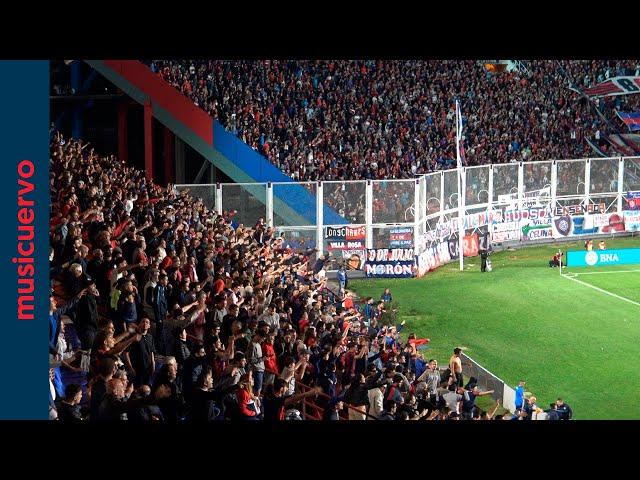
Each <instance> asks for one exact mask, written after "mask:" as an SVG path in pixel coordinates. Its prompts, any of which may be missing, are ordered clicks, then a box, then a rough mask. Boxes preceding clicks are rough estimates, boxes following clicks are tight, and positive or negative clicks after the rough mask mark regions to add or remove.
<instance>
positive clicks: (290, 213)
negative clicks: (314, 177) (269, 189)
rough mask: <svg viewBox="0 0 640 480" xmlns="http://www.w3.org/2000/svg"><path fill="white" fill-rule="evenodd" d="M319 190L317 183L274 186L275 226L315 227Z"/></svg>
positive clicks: (279, 184)
mask: <svg viewBox="0 0 640 480" xmlns="http://www.w3.org/2000/svg"><path fill="white" fill-rule="evenodd" d="M317 190H318V185H317V183H315V182H305V183H293V182H291V183H275V184H273V223H274V225H275V226H289V225H294V226H304V225H315V224H316V223H317V215H316V194H317ZM328 208H329V207H328Z"/></svg>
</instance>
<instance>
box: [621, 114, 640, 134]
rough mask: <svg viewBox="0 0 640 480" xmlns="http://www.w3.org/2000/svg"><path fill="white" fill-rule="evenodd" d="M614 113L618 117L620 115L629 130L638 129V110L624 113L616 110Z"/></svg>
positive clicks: (639, 127)
mask: <svg viewBox="0 0 640 480" xmlns="http://www.w3.org/2000/svg"><path fill="white" fill-rule="evenodd" d="M616 113H617V114H618V117H620V120H622V121H623V122H624V124H625V125H626V126H627V127H628V128H629V131H631V132H635V131H636V130H640V112H635V113H624V112H619V111H617V110H616Z"/></svg>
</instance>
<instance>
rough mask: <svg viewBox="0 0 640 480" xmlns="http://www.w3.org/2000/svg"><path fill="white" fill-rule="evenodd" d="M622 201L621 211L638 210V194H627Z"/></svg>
mask: <svg viewBox="0 0 640 480" xmlns="http://www.w3.org/2000/svg"><path fill="white" fill-rule="evenodd" d="M623 200H624V203H625V205H624V208H623V210H640V192H627V194H626V195H625V196H624V197H623Z"/></svg>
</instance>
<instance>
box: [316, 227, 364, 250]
mask: <svg viewBox="0 0 640 480" xmlns="http://www.w3.org/2000/svg"><path fill="white" fill-rule="evenodd" d="M366 234H367V228H366V227H365V226H364V225H362V226H354V227H352V226H349V225H344V226H341V227H325V229H324V236H325V238H326V240H327V249H328V250H364V248H365V236H366Z"/></svg>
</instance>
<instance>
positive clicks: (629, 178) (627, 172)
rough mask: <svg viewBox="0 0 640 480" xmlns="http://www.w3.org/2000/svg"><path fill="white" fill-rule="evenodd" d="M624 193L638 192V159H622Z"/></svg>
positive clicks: (639, 170) (639, 168) (639, 159)
mask: <svg viewBox="0 0 640 480" xmlns="http://www.w3.org/2000/svg"><path fill="white" fill-rule="evenodd" d="M623 185H624V186H623V188H622V189H623V190H624V191H625V192H632V191H639V190H640V158H638V157H636V158H625V159H624V182H623Z"/></svg>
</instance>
